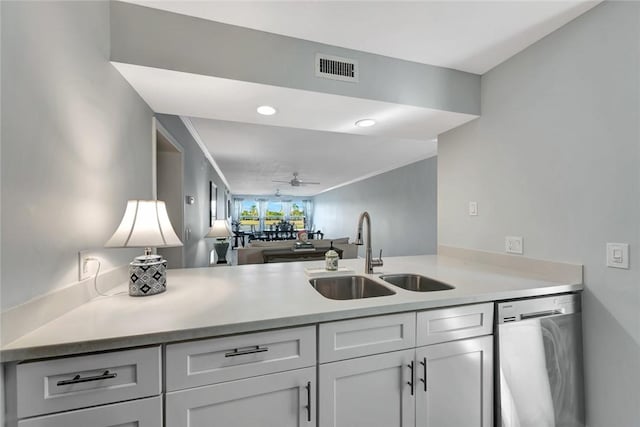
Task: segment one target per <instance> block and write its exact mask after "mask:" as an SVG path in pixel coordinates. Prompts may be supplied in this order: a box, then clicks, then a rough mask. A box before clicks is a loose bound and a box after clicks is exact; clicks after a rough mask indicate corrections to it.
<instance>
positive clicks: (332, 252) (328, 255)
mask: <svg viewBox="0 0 640 427" xmlns="http://www.w3.org/2000/svg"><path fill="white" fill-rule="evenodd" d="M324 256H326V257H330V258H333V257H337V256H339V255H338V252H336V251H334V250H333V249H331V250H329V251H327V252H325V254H324Z"/></svg>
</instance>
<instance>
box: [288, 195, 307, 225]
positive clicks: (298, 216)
mask: <svg viewBox="0 0 640 427" xmlns="http://www.w3.org/2000/svg"><path fill="white" fill-rule="evenodd" d="M305 220H306V215H305V212H304V203H302V200H292V201H291V209H290V210H289V222H291V223H292V224H293V225H294V226H295V229H296V230H304V229H305V228H306V227H305Z"/></svg>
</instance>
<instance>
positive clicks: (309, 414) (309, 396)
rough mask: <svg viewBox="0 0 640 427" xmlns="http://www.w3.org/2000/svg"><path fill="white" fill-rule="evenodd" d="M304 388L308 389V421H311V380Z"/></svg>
mask: <svg viewBox="0 0 640 427" xmlns="http://www.w3.org/2000/svg"><path fill="white" fill-rule="evenodd" d="M304 388H306V389H307V406H306V408H307V421H309V422H311V381H308V382H307V385H306V386H305V387H304Z"/></svg>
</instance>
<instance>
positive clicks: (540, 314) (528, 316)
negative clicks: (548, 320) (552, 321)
mask: <svg viewBox="0 0 640 427" xmlns="http://www.w3.org/2000/svg"><path fill="white" fill-rule="evenodd" d="M558 314H564V310H562V309H557V310H545V311H537V312H535V313H523V314H521V315H520V319H521V320H527V319H537V318H539V317H548V316H555V315H558Z"/></svg>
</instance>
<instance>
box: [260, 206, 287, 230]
mask: <svg viewBox="0 0 640 427" xmlns="http://www.w3.org/2000/svg"><path fill="white" fill-rule="evenodd" d="M280 221H284V209H283V207H282V202H279V201H278V202H276V201H273V200H269V201H268V202H267V211H266V212H265V215H264V226H265V228H270V227H271V226H272V225H273V226H275V225H276V224H278V223H279V222H280Z"/></svg>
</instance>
